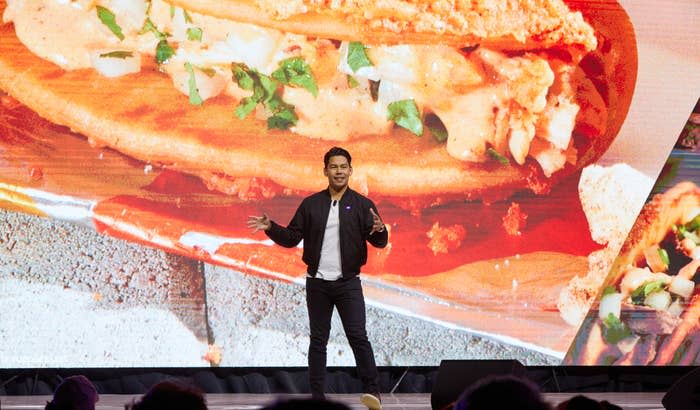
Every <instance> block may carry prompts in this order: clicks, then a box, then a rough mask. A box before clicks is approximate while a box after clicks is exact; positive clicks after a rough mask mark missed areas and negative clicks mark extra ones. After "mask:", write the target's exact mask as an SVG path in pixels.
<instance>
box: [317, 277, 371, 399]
mask: <svg viewBox="0 0 700 410" xmlns="http://www.w3.org/2000/svg"><path fill="white" fill-rule="evenodd" d="M306 306H307V308H308V310H309V328H310V342H309V383H310V385H311V395H312V396H313V397H315V398H323V397H324V395H323V394H324V388H325V381H326V345H327V344H328V336H329V334H330V331H331V317H332V315H333V306H335V307H336V308H337V309H338V314H339V315H340V320H341V321H342V323H343V329H344V330H345V336H346V337H347V338H348V342H349V343H350V347H351V348H352V352H353V354H354V355H355V363H356V364H357V369H358V373H359V376H360V380H361V381H362V388H363V390H364V392H365V393H377V392H379V388H378V386H377V365H376V364H375V362H374V352H373V351H372V345H371V344H370V343H369V340H368V339H367V330H366V329H365V323H366V317H365V298H364V296H363V295H362V286H361V284H360V278H359V277H357V276H355V277H353V278H350V279H347V280H345V279H342V278H341V279H339V280H337V281H326V280H323V279H316V278H307V279H306Z"/></svg>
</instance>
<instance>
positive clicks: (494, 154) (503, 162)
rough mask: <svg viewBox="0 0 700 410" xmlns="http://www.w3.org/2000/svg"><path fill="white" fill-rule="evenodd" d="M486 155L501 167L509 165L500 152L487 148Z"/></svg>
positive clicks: (508, 161)
mask: <svg viewBox="0 0 700 410" xmlns="http://www.w3.org/2000/svg"><path fill="white" fill-rule="evenodd" d="M486 153H487V154H489V157H491V158H493V159H495V160H496V161H498V162H499V163H500V164H501V165H509V164H510V160H508V158H507V157H506V156H504V155H503V154H501V153H500V152H498V151H496V150H495V149H493V148H491V147H489V148H488V149H487V150H486Z"/></svg>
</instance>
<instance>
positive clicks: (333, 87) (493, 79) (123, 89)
mask: <svg viewBox="0 0 700 410" xmlns="http://www.w3.org/2000/svg"><path fill="white" fill-rule="evenodd" d="M0 7H3V6H0ZM3 8H4V12H3V16H4V21H5V23H11V24H4V25H3V26H2V27H1V29H0V36H1V38H2V42H1V43H0V88H1V89H2V90H4V91H5V92H6V93H8V94H9V95H11V96H13V97H14V98H16V99H17V100H19V101H20V102H21V103H23V104H25V105H27V106H28V107H29V108H31V109H32V110H34V111H36V112H37V113H38V114H39V115H41V116H42V117H44V118H46V119H48V120H49V121H52V122H54V123H56V124H60V125H66V126H68V127H70V128H71V129H72V130H74V131H76V132H78V133H80V134H82V135H84V136H86V137H87V138H88V140H89V141H90V142H91V143H93V144H96V145H104V146H108V147H111V148H113V149H115V150H118V151H120V152H122V153H125V154H127V155H129V156H132V157H134V158H137V159H139V160H142V161H146V162H149V163H152V164H156V165H164V166H167V167H170V168H174V169H177V170H181V171H185V172H188V173H191V174H195V175H198V176H200V177H201V178H203V179H204V180H205V181H206V182H207V183H208V185H209V186H210V187H211V188H214V189H218V190H221V191H223V192H228V193H231V194H236V193H239V194H240V192H239V191H240V190H239V188H238V187H240V186H241V185H245V186H246V187H248V188H249V189H246V194H245V197H246V199H254V198H261V197H270V196H274V195H279V194H290V193H295V192H310V191H315V190H316V189H317V188H318V186H319V185H322V184H323V181H322V178H321V176H320V172H318V158H320V157H322V155H323V153H324V152H325V151H326V150H327V149H328V147H329V146H330V145H342V146H343V147H345V148H347V149H348V150H349V151H350V152H351V153H352V154H353V156H355V157H356V158H357V163H358V164H359V165H360V166H357V167H356V168H357V170H356V172H355V175H354V180H355V185H356V188H359V190H360V191H362V192H364V193H368V192H371V193H372V195H379V196H384V197H398V198H404V199H406V198H410V200H411V201H412V203H413V204H414V206H418V207H422V206H424V205H425V204H434V203H438V202H440V201H445V200H448V199H465V198H466V199H493V198H502V197H505V196H508V195H510V194H511V193H512V192H514V191H519V190H530V191H533V192H535V193H545V192H548V190H549V189H550V187H551V186H552V185H553V184H554V183H555V182H557V181H559V180H560V179H562V178H563V177H565V176H567V175H570V174H572V173H573V172H575V171H576V170H578V169H581V168H582V167H583V166H585V165H587V164H589V163H591V162H593V161H594V160H595V159H597V158H598V157H599V156H600V155H602V153H603V152H605V150H606V149H607V147H608V146H609V145H610V144H611V142H612V141H613V139H614V138H615V136H616V134H617V132H618V130H619V128H620V126H621V124H622V122H623V121H624V118H625V115H626V113H627V109H628V107H629V103H630V100H631V97H632V92H633V89H634V84H635V80H636V70H637V56H636V44H635V38H634V33H633V29H632V26H631V23H630V21H629V18H628V16H627V15H626V13H625V12H624V11H623V10H622V8H621V7H620V6H619V5H617V4H615V3H605V6H604V7H603V6H602V5H601V4H600V3H585V2H584V3H582V2H571V5H570V6H569V5H567V4H566V3H565V2H562V1H560V0H539V1H536V2H534V3H533V2H507V1H497V2H495V3H494V2H489V3H488V5H487V4H483V3H474V2H468V3H466V4H465V3H462V2H457V3H454V4H452V3H444V2H437V1H436V2H408V1H403V0H394V1H388V2H381V3H376V2H366V1H354V2H339V3H336V2H329V3H325V2H322V3H317V2H307V1H298V2H274V1H266V0H260V1H205V0H191V1H173V2H171V3H166V2H164V1H161V0H152V1H145V0H129V1H113V0H112V1H90V0H76V1H56V0H43V1H23V0H10V1H8V2H7V5H6V6H5V7H3ZM358 182H359V183H358ZM358 185H359V186H358ZM251 187H252V188H251ZM420 198H424V199H425V201H423V202H421V200H420ZM415 204H423V205H415Z"/></svg>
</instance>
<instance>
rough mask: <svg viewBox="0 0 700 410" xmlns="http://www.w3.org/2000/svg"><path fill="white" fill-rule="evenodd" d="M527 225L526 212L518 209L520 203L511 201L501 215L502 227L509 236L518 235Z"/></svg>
mask: <svg viewBox="0 0 700 410" xmlns="http://www.w3.org/2000/svg"><path fill="white" fill-rule="evenodd" d="M525 225H527V214H526V213H525V212H523V211H522V210H521V209H520V204H519V203H517V202H512V203H511V204H510V207H509V208H508V212H506V214H505V216H504V217H503V229H505V230H506V233H507V234H508V235H510V236H520V235H521V234H522V233H521V230H522V229H525Z"/></svg>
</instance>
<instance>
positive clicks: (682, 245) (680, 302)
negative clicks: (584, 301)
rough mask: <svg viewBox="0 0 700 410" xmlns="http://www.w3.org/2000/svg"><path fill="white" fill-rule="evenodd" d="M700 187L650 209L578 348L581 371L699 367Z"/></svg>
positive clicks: (672, 194) (681, 190) (657, 200)
mask: <svg viewBox="0 0 700 410" xmlns="http://www.w3.org/2000/svg"><path fill="white" fill-rule="evenodd" d="M698 267H700V188H698V187H697V186H696V185H695V184H693V183H691V182H682V183H679V184H677V185H676V186H674V187H673V188H671V189H669V190H668V191H666V192H665V193H663V194H659V195H656V196H655V197H654V198H653V199H652V200H651V201H650V202H649V203H647V204H646V205H645V206H644V208H643V210H642V212H641V213H640V215H639V217H638V218H637V222H636V223H635V225H634V227H633V228H632V231H631V233H630V235H629V237H628V238H627V241H626V242H625V244H624V245H623V247H622V251H621V253H620V255H619V256H618V257H617V259H616V260H615V262H614V263H613V267H612V269H611V271H610V275H609V276H608V278H607V279H606V286H605V287H604V290H603V291H602V294H601V295H600V297H599V302H598V303H597V304H596V306H594V308H593V309H592V310H591V313H590V314H589V316H588V318H587V319H586V320H585V321H584V326H583V327H582V330H581V331H580V332H579V335H578V336H577V339H576V342H575V344H574V345H573V346H572V348H571V349H570V351H569V353H568V355H567V359H566V361H568V362H570V363H575V364H627V365H647V364H686V365H689V364H693V363H696V360H697V359H696V356H697V353H698V351H700V293H698V288H697V286H696V281H697V280H698V279H700V278H698V277H697V276H696V272H697V270H698Z"/></svg>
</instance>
